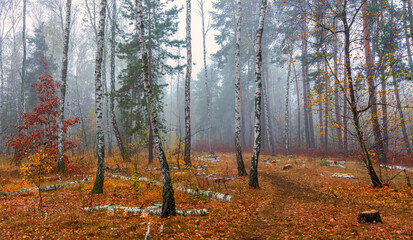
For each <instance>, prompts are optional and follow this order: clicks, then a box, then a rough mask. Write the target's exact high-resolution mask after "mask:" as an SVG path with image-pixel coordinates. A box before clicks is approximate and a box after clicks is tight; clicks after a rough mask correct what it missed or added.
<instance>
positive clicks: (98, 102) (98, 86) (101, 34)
mask: <svg viewBox="0 0 413 240" xmlns="http://www.w3.org/2000/svg"><path fill="white" fill-rule="evenodd" d="M106 2H107V0H101V2H100V10H99V26H98V34H97V39H98V42H97V51H96V63H95V64H96V65H95V113H96V128H97V132H96V142H97V148H96V156H97V157H98V161H97V169H96V178H95V183H94V185H93V189H92V191H91V193H103V182H104V179H105V135H104V134H103V88H102V79H101V78H102V60H103V47H104V46H103V44H104V40H105V20H106Z"/></svg>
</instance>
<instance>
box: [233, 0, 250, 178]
mask: <svg viewBox="0 0 413 240" xmlns="http://www.w3.org/2000/svg"><path fill="white" fill-rule="evenodd" d="M241 13H242V5H241V0H238V4H237V21H236V28H235V30H236V31H235V40H236V41H235V137H234V140H235V151H236V155H237V167H238V176H246V175H247V171H245V165H244V161H243V159H242V150H241V141H240V134H241V68H240V42H241Z"/></svg>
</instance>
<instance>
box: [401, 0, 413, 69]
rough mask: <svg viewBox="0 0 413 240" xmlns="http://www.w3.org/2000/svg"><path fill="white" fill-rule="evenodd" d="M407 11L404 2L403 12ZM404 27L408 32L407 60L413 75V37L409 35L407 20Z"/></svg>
mask: <svg viewBox="0 0 413 240" xmlns="http://www.w3.org/2000/svg"><path fill="white" fill-rule="evenodd" d="M410 1H411V0H409V2H410ZM406 10H407V9H406V2H405V1H403V11H404V12H407V11H406ZM403 25H404V31H405V32H406V34H405V36H406V48H407V58H408V60H409V67H410V72H411V73H413V60H412V49H411V45H410V38H411V36H410V35H409V32H408V31H407V21H406V19H404V21H403Z"/></svg>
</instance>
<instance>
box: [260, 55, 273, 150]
mask: <svg viewBox="0 0 413 240" xmlns="http://www.w3.org/2000/svg"><path fill="white" fill-rule="evenodd" d="M265 68H266V74H265V78H264V80H263V81H262V96H263V97H264V101H263V105H264V108H265V110H264V117H265V120H264V121H265V123H266V126H265V130H266V131H265V133H266V134H267V136H266V137H267V140H268V148H269V149H270V153H271V156H275V150H274V136H273V130H272V125H271V112H270V106H269V105H270V100H269V97H268V87H267V86H268V61H267V63H266V64H265Z"/></svg>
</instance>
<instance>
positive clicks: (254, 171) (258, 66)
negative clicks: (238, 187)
mask: <svg viewBox="0 0 413 240" xmlns="http://www.w3.org/2000/svg"><path fill="white" fill-rule="evenodd" d="M266 9H267V0H261V7H260V18H259V22H258V29H257V35H256V40H255V123H254V125H255V126H254V147H253V152H252V158H251V170H250V176H249V186H250V187H253V188H259V185H258V156H259V154H260V150H261V122H260V120H261V90H262V79H261V75H262V34H263V31H264V20H265V12H266Z"/></svg>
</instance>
